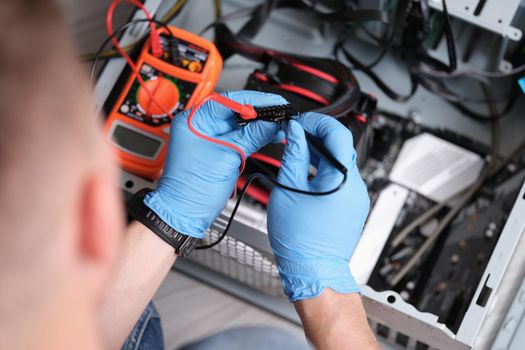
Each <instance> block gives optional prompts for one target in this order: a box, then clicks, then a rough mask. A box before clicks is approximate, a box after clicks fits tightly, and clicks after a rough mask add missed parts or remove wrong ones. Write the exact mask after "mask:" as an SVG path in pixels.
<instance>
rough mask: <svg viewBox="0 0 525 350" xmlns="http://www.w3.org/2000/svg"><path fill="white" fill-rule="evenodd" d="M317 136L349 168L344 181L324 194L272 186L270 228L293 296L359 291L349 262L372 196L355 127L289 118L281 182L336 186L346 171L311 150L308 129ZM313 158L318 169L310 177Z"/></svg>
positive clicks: (310, 117)
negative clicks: (356, 144) (362, 171)
mask: <svg viewBox="0 0 525 350" xmlns="http://www.w3.org/2000/svg"><path fill="white" fill-rule="evenodd" d="M303 128H304V130H306V131H308V132H309V133H310V134H312V135H313V136H314V137H316V138H317V139H319V140H320V141H321V142H322V143H323V144H324V145H325V146H326V148H327V149H328V150H329V151H330V152H331V153H332V154H333V155H334V156H335V157H336V158H337V159H338V160H339V161H340V162H341V163H343V164H344V165H345V167H346V168H347V169H348V179H347V181H346V184H345V185H344V187H343V188H342V189H341V190H339V191H338V192H336V193H333V194H330V195H326V196H311V195H303V194H298V193H293V192H290V191H286V190H282V189H279V188H274V189H273V191H272V194H271V196H270V201H269V204H268V234H269V237H270V243H271V246H272V250H273V252H274V254H275V257H276V261H277V267H278V269H279V273H280V276H281V282H282V285H283V289H284V293H285V294H286V295H287V296H288V298H289V299H290V300H291V301H296V300H302V299H308V298H313V297H316V296H318V295H319V294H320V293H321V292H322V291H323V290H324V289H325V288H331V289H333V290H334V291H336V292H339V293H352V292H358V291H359V288H358V287H357V285H356V283H355V281H354V278H353V277H352V275H351V273H350V268H349V266H348V263H349V261H350V257H351V256H352V254H353V252H354V249H355V246H356V244H357V241H358V240H359V237H360V234H361V231H362V229H363V225H364V223H365V220H366V217H367V215H368V210H369V206H370V199H369V197H368V193H367V191H366V185H365V183H364V182H363V180H362V179H361V176H360V175H359V172H358V169H357V166H356V164H355V162H356V153H355V150H354V147H353V143H352V134H351V132H350V131H349V130H348V129H347V128H346V127H344V126H343V125H342V124H341V123H339V122H338V121H337V120H335V119H334V118H331V117H328V116H325V115H322V114H318V113H306V114H303V115H301V116H299V117H298V118H297V119H295V120H292V121H290V122H289V123H288V128H287V133H286V140H287V143H286V147H285V152H284V157H283V160H282V163H281V164H282V165H281V169H280V171H279V176H278V180H279V182H280V183H282V184H284V185H287V186H291V187H294V188H299V189H303V190H308V191H315V192H319V191H328V190H331V189H333V188H336V187H337V186H338V185H339V184H340V183H341V180H342V179H343V175H342V174H341V173H340V172H339V171H338V170H337V169H335V168H334V166H333V165H331V163H329V162H328V161H326V160H325V159H323V158H322V157H319V156H318V155H316V152H315V151H313V150H312V151H311V153H310V150H309V147H308V145H307V141H306V139H305V134H304V130H303ZM310 161H312V165H314V166H315V167H316V168H317V169H318V173H317V176H315V178H313V179H312V180H311V181H308V168H309V164H310Z"/></svg>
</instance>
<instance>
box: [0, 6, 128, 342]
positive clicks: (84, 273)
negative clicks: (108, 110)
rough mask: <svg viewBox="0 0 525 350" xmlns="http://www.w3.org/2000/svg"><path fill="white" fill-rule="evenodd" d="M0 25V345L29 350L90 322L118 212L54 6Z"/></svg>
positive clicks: (10, 16) (12, 15)
mask: <svg viewBox="0 0 525 350" xmlns="http://www.w3.org/2000/svg"><path fill="white" fill-rule="evenodd" d="M0 23H2V25H3V26H4V28H6V30H4V31H2V33H1V34H0V113H1V116H0V224H1V225H2V231H1V234H0V342H2V344H3V345H2V347H4V346H6V348H14V347H10V346H7V344H9V340H13V339H16V340H14V341H20V339H22V338H23V339H24V341H26V342H27V343H26V344H25V346H24V345H22V347H23V348H29V347H32V346H33V345H35V344H32V343H31V342H32V341H37V340H39V339H37V337H39V334H38V332H42V334H46V333H47V336H48V337H53V336H54V335H53V322H55V321H57V322H58V320H60V319H62V318H69V321H70V322H69V324H67V325H64V326H63V327H75V326H74V324H75V322H77V323H79V322H86V320H85V319H86V318H89V317H92V316H93V315H92V314H90V313H93V312H94V310H93V308H94V306H95V303H96V301H97V299H98V298H99V297H100V293H101V291H102V289H103V285H104V283H105V281H106V279H107V277H108V274H109V272H110V270H111V266H112V262H113V260H114V256H115V251H116V249H117V242H118V236H119V233H120V231H121V229H122V217H121V216H122V212H121V210H120V209H121V208H120V202H119V196H118V192H117V189H116V187H115V179H116V170H115V169H114V167H113V164H112V159H111V157H110V155H109V151H108V150H107V147H106V145H105V144H104V142H103V141H102V136H101V126H100V125H99V124H100V120H98V119H99V118H98V117H97V116H96V115H95V114H94V107H93V105H92V104H91V101H90V98H89V87H88V85H87V83H86V78H85V72H84V71H83V70H82V68H81V66H80V63H79V62H77V60H76V58H75V55H74V53H73V52H72V49H71V45H70V43H69V41H68V38H67V35H66V34H65V28H64V26H63V24H62V21H61V20H60V14H59V13H58V11H57V9H56V8H55V6H54V5H53V2H52V1H17V0H5V1H2V2H1V3H0ZM64 334H67V333H66V332H64ZM18 337H22V338H18ZM19 345H20V344H19Z"/></svg>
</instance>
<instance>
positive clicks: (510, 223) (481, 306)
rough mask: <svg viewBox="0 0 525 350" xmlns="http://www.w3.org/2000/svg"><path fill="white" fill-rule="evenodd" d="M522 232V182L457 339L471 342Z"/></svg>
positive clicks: (524, 219) (524, 198) (524, 201)
mask: <svg viewBox="0 0 525 350" xmlns="http://www.w3.org/2000/svg"><path fill="white" fill-rule="evenodd" d="M524 231H525V184H524V185H523V186H522V187H521V190H520V192H519V195H518V197H517V199H516V202H515V203H514V206H513V208H512V211H511V212H510V215H509V218H508V219H507V222H506V223H505V226H504V227H503V231H502V233H501V236H500V238H499V240H498V243H497V244H496V247H495V249H494V251H493V253H492V256H491V258H490V261H489V263H488V265H487V267H486V269H485V272H484V274H483V277H482V279H481V284H480V285H479V286H478V289H477V290H476V293H475V295H474V298H473V300H472V302H471V304H470V306H469V308H468V310H467V313H466V314H465V317H464V319H463V322H462V324H461V327H460V328H459V331H458V334H457V336H456V339H457V340H458V341H461V342H464V343H467V344H474V341H475V338H476V336H477V335H478V331H479V329H480V328H481V325H482V321H483V320H484V319H485V317H486V316H487V314H488V313H489V311H490V306H491V305H492V304H493V302H494V300H495V296H496V291H497V290H498V288H499V287H500V285H501V281H502V279H503V276H504V274H505V272H506V270H507V267H508V266H509V263H510V261H511V259H512V257H513V254H514V252H515V249H516V246H517V245H518V242H519V240H520V238H521V236H522V234H523V232H524Z"/></svg>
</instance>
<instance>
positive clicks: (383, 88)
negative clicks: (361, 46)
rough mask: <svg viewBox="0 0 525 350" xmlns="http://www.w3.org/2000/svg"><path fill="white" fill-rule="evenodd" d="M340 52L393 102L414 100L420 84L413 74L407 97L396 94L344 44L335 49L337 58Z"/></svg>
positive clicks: (339, 44)
mask: <svg viewBox="0 0 525 350" xmlns="http://www.w3.org/2000/svg"><path fill="white" fill-rule="evenodd" d="M339 51H341V52H342V53H343V54H344V56H345V57H346V59H347V60H348V61H349V62H350V63H351V64H352V65H354V66H355V68H356V69H358V70H360V71H362V72H363V73H365V74H366V75H367V76H368V77H369V78H370V79H372V81H373V82H374V83H375V84H376V85H377V87H379V89H381V91H383V92H384V93H385V95H387V96H388V97H390V98H391V99H392V100H394V101H397V102H406V101H408V100H409V99H410V98H412V96H414V94H415V93H416V91H417V88H418V86H419V82H418V80H417V79H416V78H415V76H414V74H413V73H412V72H409V74H410V84H411V86H410V92H409V93H408V94H407V95H401V94H399V93H397V92H395V91H394V90H393V89H392V88H390V87H389V86H388V85H387V84H386V83H385V82H384V81H383V80H382V79H381V78H380V77H379V76H378V75H377V74H376V73H375V72H374V71H373V70H372V69H371V68H369V67H368V66H367V65H366V64H364V63H363V62H361V61H359V60H358V59H357V58H356V57H355V56H354V55H352V54H351V53H350V52H349V51H348V50H347V49H346V48H345V47H344V46H343V44H342V42H339V43H337V44H336V46H335V47H334V55H335V56H336V57H337V56H338V53H339ZM409 69H411V68H410V67H409Z"/></svg>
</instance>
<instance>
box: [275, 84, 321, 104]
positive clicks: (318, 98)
mask: <svg viewBox="0 0 525 350" xmlns="http://www.w3.org/2000/svg"><path fill="white" fill-rule="evenodd" d="M278 87H279V88H281V89H283V90H286V91H290V92H293V93H295V94H297V95H301V96H304V97H306V98H309V99H311V100H314V101H316V102H319V103H320V104H322V105H325V106H326V105H328V104H330V101H328V100H327V99H326V98H324V97H323V96H321V95H319V94H316V93H315V92H312V91H310V90H307V89H304V88H302V87H299V86H295V85H290V84H280V85H278Z"/></svg>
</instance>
